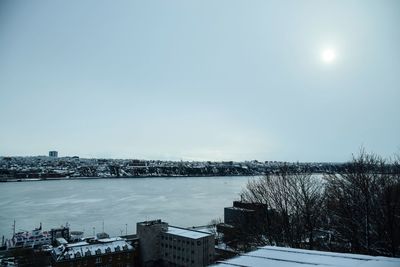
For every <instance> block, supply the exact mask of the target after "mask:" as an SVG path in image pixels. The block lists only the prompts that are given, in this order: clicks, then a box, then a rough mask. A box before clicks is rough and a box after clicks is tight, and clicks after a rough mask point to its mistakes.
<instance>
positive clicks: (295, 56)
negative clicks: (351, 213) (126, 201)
mask: <svg viewBox="0 0 400 267" xmlns="http://www.w3.org/2000/svg"><path fill="white" fill-rule="evenodd" d="M324 53H325V54H324ZM326 53H328V59H327V58H326ZM329 54H331V57H329ZM329 58H330V59H329ZM399 100H400V1H397V0H393V1H389V0H379V1H378V0H376V1H368V0H360V1H351V0H343V1H324V0H315V1H311V0H310V1H306V0H304V1H293V0H290V1H289V0H286V1H284V0H279V1H278V0H276V1H265V0H263V1H256V0H253V1H244V0H242V1H237V0H217V1H215V0H201V1H186V0H181V1H176V0H171V1H165V0H159V1H156V0H146V1H122V0H120V1H102V0H87V1H78V0H71V1H53V0H48V1H44V0H38V1H18V0H17V1H11V0H9V1H8V0H2V1H1V2H0V155H2V156H17V155H19V156H29V155H46V154H47V153H48V151H49V150H57V151H59V156H73V155H78V156H81V157H106V158H141V159H162V160H238V161H239V160H253V159H257V160H262V161H264V160H280V161H346V160H349V159H350V158H351V155H352V153H357V152H358V151H359V149H360V147H364V148H365V149H366V150H367V151H371V152H375V153H377V154H379V155H381V156H384V157H391V156H393V155H394V154H396V153H397V154H399V152H400V138H399V137H400V116H399V115H400V104H399V102H400V101H399Z"/></svg>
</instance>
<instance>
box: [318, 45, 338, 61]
mask: <svg viewBox="0 0 400 267" xmlns="http://www.w3.org/2000/svg"><path fill="white" fill-rule="evenodd" d="M321 59H322V61H323V62H325V63H332V62H334V61H335V59H336V52H335V50H333V49H332V48H326V49H324V50H323V51H322V53H321Z"/></svg>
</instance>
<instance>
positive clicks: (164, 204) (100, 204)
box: [0, 176, 254, 238]
mask: <svg viewBox="0 0 400 267" xmlns="http://www.w3.org/2000/svg"><path fill="white" fill-rule="evenodd" d="M249 179H254V178H251V177H228V176H227V177H193V178H192V177H189V178H140V179H138V178H134V179H132V178H130V179H129V178H128V179H95V180H90V179H85V180H69V181H68V180H61V181H36V182H20V183H18V182H14V183H1V184H0V238H1V236H2V235H4V236H5V237H6V238H7V237H10V236H11V235H12V224H13V220H14V219H15V220H16V229H17V231H18V230H32V229H33V228H34V227H36V226H38V225H39V223H40V222H42V223H43V228H44V229H46V230H49V229H50V228H51V227H57V226H60V225H62V224H63V225H65V223H66V222H68V223H69V224H70V227H71V229H72V230H83V231H84V232H85V235H91V234H92V233H93V227H95V229H96V232H98V231H101V230H102V224H103V223H102V222H103V220H104V225H105V231H106V232H108V233H109V234H110V235H117V234H120V233H121V230H123V232H124V233H125V224H128V232H129V233H134V232H136V222H138V221H144V220H151V219H158V218H160V219H162V220H164V221H166V222H169V223H170V224H172V225H177V226H184V227H189V226H195V225H196V226H198V225H204V224H207V223H208V222H210V221H211V220H212V219H215V218H219V217H221V218H222V217H223V213H224V207H226V206H229V205H232V201H233V200H235V199H238V197H239V193H240V192H241V191H242V189H243V188H244V187H245V185H246V183H247V181H248V180H249Z"/></svg>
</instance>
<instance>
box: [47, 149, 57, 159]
mask: <svg viewBox="0 0 400 267" xmlns="http://www.w3.org/2000/svg"><path fill="white" fill-rule="evenodd" d="M49 157H50V158H58V151H54V150H53V151H49Z"/></svg>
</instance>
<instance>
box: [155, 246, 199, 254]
mask: <svg viewBox="0 0 400 267" xmlns="http://www.w3.org/2000/svg"><path fill="white" fill-rule="evenodd" d="M161 247H162V248H170V249H176V250H178V251H182V252H184V251H185V248H181V247H177V246H172V245H168V244H164V243H161ZM191 252H192V254H194V250H192V251H191Z"/></svg>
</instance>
